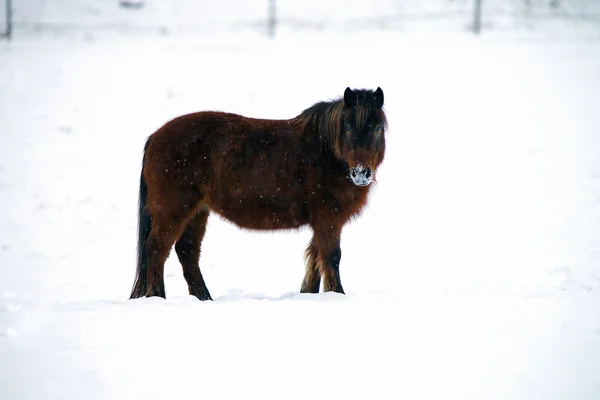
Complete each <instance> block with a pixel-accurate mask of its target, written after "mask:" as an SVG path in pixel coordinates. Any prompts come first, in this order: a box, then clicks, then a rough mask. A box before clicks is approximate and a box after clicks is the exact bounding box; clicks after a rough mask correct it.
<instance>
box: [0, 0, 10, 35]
mask: <svg viewBox="0 0 600 400" xmlns="http://www.w3.org/2000/svg"><path fill="white" fill-rule="evenodd" d="M5 2H6V3H5V6H6V10H5V12H6V32H5V33H4V34H3V35H2V36H4V37H5V38H6V39H7V40H10V39H11V37H12V0H5Z"/></svg>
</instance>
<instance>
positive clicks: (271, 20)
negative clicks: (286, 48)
mask: <svg viewBox="0 0 600 400" xmlns="http://www.w3.org/2000/svg"><path fill="white" fill-rule="evenodd" d="M267 18H268V21H267V24H268V28H267V29H268V35H269V37H270V38H274V37H275V24H276V22H277V17H276V16H275V0H269V9H268V17H267Z"/></svg>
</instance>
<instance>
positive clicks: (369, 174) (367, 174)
mask: <svg viewBox="0 0 600 400" xmlns="http://www.w3.org/2000/svg"><path fill="white" fill-rule="evenodd" d="M365 176H366V177H367V178H370V177H371V169H370V168H367V172H366V173H365Z"/></svg>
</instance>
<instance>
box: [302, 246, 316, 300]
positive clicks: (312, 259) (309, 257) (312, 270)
mask: <svg viewBox="0 0 600 400" xmlns="http://www.w3.org/2000/svg"><path fill="white" fill-rule="evenodd" d="M304 259H305V260H306V273H305V274H304V280H303V281H302V287H301V288H300V293H319V287H320V286H321V269H320V268H319V252H318V250H317V245H316V244H315V239H314V237H313V239H312V240H311V241H310V243H309V244H308V246H307V247H306V251H305V252H304Z"/></svg>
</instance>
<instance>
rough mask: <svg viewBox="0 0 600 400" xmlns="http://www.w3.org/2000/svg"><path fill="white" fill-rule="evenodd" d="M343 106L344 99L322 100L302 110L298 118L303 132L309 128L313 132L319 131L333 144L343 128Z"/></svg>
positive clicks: (323, 137) (322, 136)
mask: <svg viewBox="0 0 600 400" xmlns="http://www.w3.org/2000/svg"><path fill="white" fill-rule="evenodd" d="M343 108H344V100H343V99H338V100H332V101H320V102H318V103H315V104H314V105H312V106H311V107H309V108H307V109H306V110H304V111H302V112H301V113H300V115H298V116H297V117H296V120H297V121H298V123H299V124H300V125H301V126H302V131H303V132H305V131H306V129H307V128H309V129H310V130H312V131H313V132H317V133H318V135H319V137H320V138H321V139H323V140H324V141H325V142H329V143H331V144H333V143H334V140H335V138H336V137H339V135H340V133H341V130H342V124H341V122H340V121H341V118H342V109H343Z"/></svg>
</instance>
